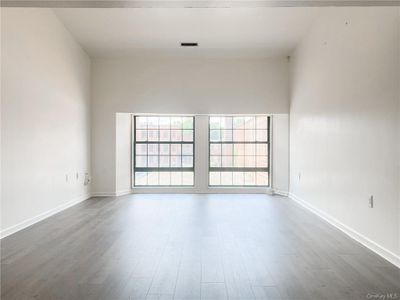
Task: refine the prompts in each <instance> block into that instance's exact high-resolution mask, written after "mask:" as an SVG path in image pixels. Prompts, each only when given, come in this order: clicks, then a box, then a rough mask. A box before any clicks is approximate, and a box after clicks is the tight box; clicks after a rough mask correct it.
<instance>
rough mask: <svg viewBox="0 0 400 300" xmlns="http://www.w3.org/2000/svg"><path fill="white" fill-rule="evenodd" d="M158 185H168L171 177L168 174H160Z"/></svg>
mask: <svg viewBox="0 0 400 300" xmlns="http://www.w3.org/2000/svg"><path fill="white" fill-rule="evenodd" d="M159 178H160V185H170V183H171V175H170V173H169V172H160V175H159Z"/></svg>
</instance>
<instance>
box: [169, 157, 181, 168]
mask: <svg viewBox="0 0 400 300" xmlns="http://www.w3.org/2000/svg"><path fill="white" fill-rule="evenodd" d="M180 167H181V156H171V168H180Z"/></svg>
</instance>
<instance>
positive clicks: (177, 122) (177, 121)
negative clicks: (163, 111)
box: [171, 117, 182, 129]
mask: <svg viewBox="0 0 400 300" xmlns="http://www.w3.org/2000/svg"><path fill="white" fill-rule="evenodd" d="M171 129H182V117H172V118H171Z"/></svg>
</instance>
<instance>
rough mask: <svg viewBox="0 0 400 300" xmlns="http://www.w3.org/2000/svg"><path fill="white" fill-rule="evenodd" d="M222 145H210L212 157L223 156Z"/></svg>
mask: <svg viewBox="0 0 400 300" xmlns="http://www.w3.org/2000/svg"><path fill="white" fill-rule="evenodd" d="M221 147H222V145H221V144H210V155H221Z"/></svg>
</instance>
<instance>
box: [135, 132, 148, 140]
mask: <svg viewBox="0 0 400 300" xmlns="http://www.w3.org/2000/svg"><path fill="white" fill-rule="evenodd" d="M136 140H137V141H139V142H144V141H147V130H136Z"/></svg>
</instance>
